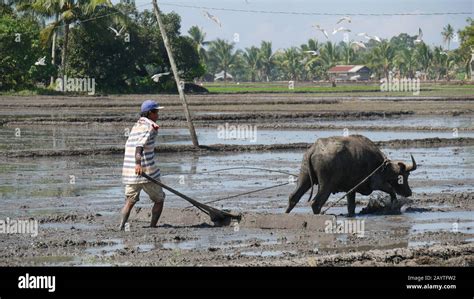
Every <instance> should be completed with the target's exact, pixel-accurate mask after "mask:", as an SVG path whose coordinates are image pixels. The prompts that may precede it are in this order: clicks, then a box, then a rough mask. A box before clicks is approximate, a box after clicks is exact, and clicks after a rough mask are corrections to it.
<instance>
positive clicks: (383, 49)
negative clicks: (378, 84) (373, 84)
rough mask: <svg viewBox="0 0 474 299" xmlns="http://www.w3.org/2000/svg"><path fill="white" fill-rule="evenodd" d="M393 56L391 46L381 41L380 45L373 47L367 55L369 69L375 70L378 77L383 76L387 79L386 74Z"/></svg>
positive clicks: (393, 52)
mask: <svg viewBox="0 0 474 299" xmlns="http://www.w3.org/2000/svg"><path fill="white" fill-rule="evenodd" d="M394 56H395V51H394V50H393V47H392V46H391V44H390V43H389V42H387V41H386V40H383V41H382V42H381V43H378V44H377V46H375V47H373V48H372V51H371V53H370V54H369V59H370V60H371V63H370V65H371V68H373V69H375V70H377V72H378V75H379V76H380V75H383V76H385V78H388V72H389V70H390V68H391V67H392V63H393V58H394Z"/></svg>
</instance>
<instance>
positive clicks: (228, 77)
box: [214, 71, 234, 81]
mask: <svg viewBox="0 0 474 299" xmlns="http://www.w3.org/2000/svg"><path fill="white" fill-rule="evenodd" d="M226 80H227V81H233V80H234V76H232V75H231V74H230V73H229V72H227V74H226ZM214 81H224V71H222V72H220V73H217V74H215V75H214Z"/></svg>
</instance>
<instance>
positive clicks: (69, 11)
mask: <svg viewBox="0 0 474 299" xmlns="http://www.w3.org/2000/svg"><path fill="white" fill-rule="evenodd" d="M99 7H100V8H103V7H109V8H110V7H112V3H111V2H110V0H33V2H31V5H29V6H28V8H27V9H29V10H33V11H35V12H38V13H39V14H41V15H43V16H46V17H53V16H54V17H55V20H54V21H53V22H52V23H50V24H49V25H48V26H46V28H44V29H43V30H42V31H41V40H42V42H43V43H47V42H48V41H49V40H51V38H52V37H53V35H54V33H56V32H57V30H58V29H59V28H62V27H63V29H64V36H63V47H62V51H61V75H65V74H66V64H67V52H68V42H69V31H70V25H71V24H74V23H76V22H78V21H81V20H85V19H88V18H91V17H92V16H94V15H95V12H96V10H97V8H99ZM56 16H57V18H56ZM54 42H55V38H54ZM52 51H54V49H53V50H52Z"/></svg>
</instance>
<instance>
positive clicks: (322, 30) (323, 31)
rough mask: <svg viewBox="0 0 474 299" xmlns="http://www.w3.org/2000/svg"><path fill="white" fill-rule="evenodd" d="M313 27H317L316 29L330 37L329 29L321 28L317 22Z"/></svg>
mask: <svg viewBox="0 0 474 299" xmlns="http://www.w3.org/2000/svg"><path fill="white" fill-rule="evenodd" d="M313 27H314V28H316V30H318V31H321V32H322V33H323V34H324V36H326V38H327V39H329V36H328V33H327V31H326V30H324V29H323V28H321V26H319V25H318V24H316V25H313Z"/></svg>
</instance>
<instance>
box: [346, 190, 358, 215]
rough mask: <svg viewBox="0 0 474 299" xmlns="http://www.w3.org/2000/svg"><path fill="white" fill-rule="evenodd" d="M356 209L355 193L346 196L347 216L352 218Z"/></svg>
mask: <svg viewBox="0 0 474 299" xmlns="http://www.w3.org/2000/svg"><path fill="white" fill-rule="evenodd" d="M355 208H356V194H355V192H352V193H349V194H347V216H349V217H354V215H355Z"/></svg>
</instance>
